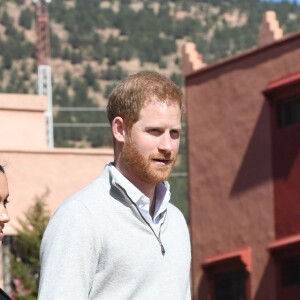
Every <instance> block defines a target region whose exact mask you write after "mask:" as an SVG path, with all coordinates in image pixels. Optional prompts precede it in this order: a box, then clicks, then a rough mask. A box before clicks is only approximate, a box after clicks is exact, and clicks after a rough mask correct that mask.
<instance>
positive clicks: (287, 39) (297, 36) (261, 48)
mask: <svg viewBox="0 0 300 300" xmlns="http://www.w3.org/2000/svg"><path fill="white" fill-rule="evenodd" d="M297 39H300V31H297V32H296V33H292V34H289V35H288V36H286V37H283V38H281V39H279V40H277V41H274V42H273V43H271V44H268V45H265V46H259V47H255V48H251V49H248V50H243V52H241V53H239V54H236V55H234V56H231V57H227V58H224V59H222V60H220V61H218V62H216V63H213V64H211V65H207V66H205V67H203V68H201V69H199V70H196V71H194V72H192V73H190V74H187V75H185V79H191V78H193V77H195V76H197V75H199V74H201V73H206V72H209V71H211V70H215V69H218V68H222V67H224V66H226V65H230V64H231V63H233V62H236V61H239V60H242V59H245V58H248V57H251V56H255V55H257V54H259V53H262V52H265V51H269V50H270V49H272V48H276V47H278V46H279V45H281V44H285V43H286V42H292V41H293V40H297Z"/></svg>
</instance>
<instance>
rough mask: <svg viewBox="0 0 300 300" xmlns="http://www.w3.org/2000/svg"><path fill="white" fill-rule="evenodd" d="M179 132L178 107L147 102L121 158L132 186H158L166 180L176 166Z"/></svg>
mask: <svg viewBox="0 0 300 300" xmlns="http://www.w3.org/2000/svg"><path fill="white" fill-rule="evenodd" d="M180 130H181V111H180V108H179V105H178V104H177V103H175V104H173V103H162V102H158V101H154V100H153V101H149V102H147V103H146V104H145V106H144V107H143V108H142V109H141V111H140V115H139V119H138V121H137V122H136V123H134V124H133V126H132V128H131V130H130V132H129V133H128V135H127V136H126V139H125V143H124V147H123V150H122V157H123V163H124V167H125V169H126V173H127V174H124V175H125V176H126V177H128V179H129V180H131V181H132V182H133V184H135V185H137V186H138V183H139V182H141V181H142V182H144V183H147V184H157V183H158V182H161V181H164V180H166V179H167V178H168V177H169V176H170V173H171V171H172V169H173V166H174V164H175V161H176V158H177V154H178V149H179V143H180Z"/></svg>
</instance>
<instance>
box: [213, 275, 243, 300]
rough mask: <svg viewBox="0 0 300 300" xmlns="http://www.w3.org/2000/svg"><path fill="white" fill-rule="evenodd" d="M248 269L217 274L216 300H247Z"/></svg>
mask: <svg viewBox="0 0 300 300" xmlns="http://www.w3.org/2000/svg"><path fill="white" fill-rule="evenodd" d="M246 279H247V274H246V271H235V272H226V273H221V274H217V275H216V276H215V278H214V292H215V298H214V299H215V300H246Z"/></svg>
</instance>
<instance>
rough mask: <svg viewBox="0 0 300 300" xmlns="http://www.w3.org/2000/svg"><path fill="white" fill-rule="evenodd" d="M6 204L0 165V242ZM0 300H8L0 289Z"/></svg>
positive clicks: (6, 190) (5, 215) (3, 178)
mask: <svg viewBox="0 0 300 300" xmlns="http://www.w3.org/2000/svg"><path fill="white" fill-rule="evenodd" d="M7 203H8V184H7V179H6V176H5V172H4V169H3V166H1V165H0V241H2V238H3V229H4V226H5V223H7V222H9V216H8V211H7V207H6V205H7ZM0 300H10V298H9V296H8V295H7V294H6V293H5V292H4V291H3V290H2V289H0Z"/></svg>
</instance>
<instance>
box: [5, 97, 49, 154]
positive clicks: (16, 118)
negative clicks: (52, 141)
mask: <svg viewBox="0 0 300 300" xmlns="http://www.w3.org/2000/svg"><path fill="white" fill-rule="evenodd" d="M46 107H47V98H46V97H45V96H37V95H22V94H0V149H12V148H14V149H35V148H46V147H47V135H46V134H47V132H46V119H45V110H46Z"/></svg>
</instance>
